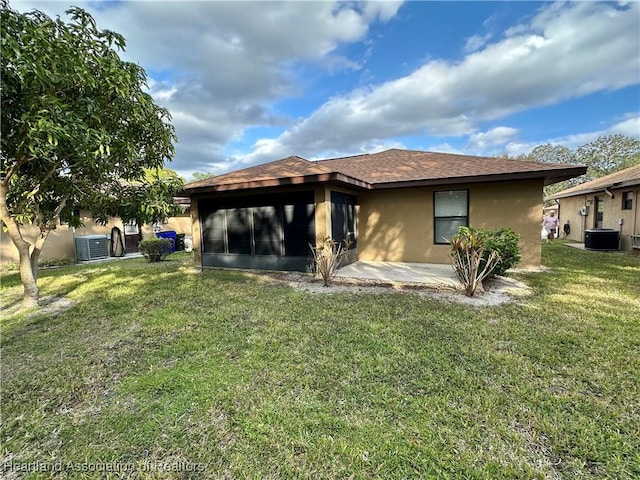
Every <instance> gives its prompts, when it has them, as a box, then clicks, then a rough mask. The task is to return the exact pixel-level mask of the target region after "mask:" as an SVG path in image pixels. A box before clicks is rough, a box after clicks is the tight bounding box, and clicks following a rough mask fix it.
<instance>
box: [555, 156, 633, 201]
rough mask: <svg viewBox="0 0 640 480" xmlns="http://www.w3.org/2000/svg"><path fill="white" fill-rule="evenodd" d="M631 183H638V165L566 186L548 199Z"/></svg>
mask: <svg viewBox="0 0 640 480" xmlns="http://www.w3.org/2000/svg"><path fill="white" fill-rule="evenodd" d="M632 185H640V165H635V166H633V167H629V168H625V169H624V170H619V171H617V172H614V173H612V174H610V175H606V176H604V177H600V178H596V179H595V180H591V181H590V182H585V183H582V184H580V185H576V186H575V187H571V188H567V189H566V190H563V191H561V192H558V193H556V194H555V195H551V196H550V197H549V199H550V200H553V199H554V198H565V197H573V196H575V195H583V194H585V193H592V192H601V191H603V190H604V189H605V188H619V187H626V186H632Z"/></svg>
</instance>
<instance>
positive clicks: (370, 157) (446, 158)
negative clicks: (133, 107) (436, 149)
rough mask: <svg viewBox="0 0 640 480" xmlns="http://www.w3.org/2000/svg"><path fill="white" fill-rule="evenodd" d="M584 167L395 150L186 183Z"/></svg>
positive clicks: (397, 180)
mask: <svg viewBox="0 0 640 480" xmlns="http://www.w3.org/2000/svg"><path fill="white" fill-rule="evenodd" d="M585 171H586V167H582V166H575V165H565V164H552V163H540V162H529V161H521V160H510V159H506V158H494V157H477V156H470V155H454V154H449V153H433V152H421V151H416V150H399V149H391V150H386V151H384V152H380V153H374V154H365V155H356V156H352V157H343V158H334V159H328V160H319V161H314V162H310V161H308V160H305V159H303V158H300V157H288V158H284V159H282V160H278V161H275V162H271V163H266V164H263V165H256V166H254V167H249V168H245V169H242V170H237V171H234V172H230V173H226V174H224V175H220V176H217V177H213V178H207V179H204V180H198V181H196V182H191V183H189V184H187V185H185V190H186V191H187V192H193V191H223V190H237V189H244V188H257V187H266V186H277V185H291V184H303V183H312V182H337V183H343V184H347V185H353V186H358V187H361V188H367V189H375V188H393V187H403V186H412V185H416V186H417V185H438V184H444V183H454V182H457V183H460V182H480V181H492V180H493V181H497V180H515V179H526V178H541V179H544V180H545V183H546V184H549V183H555V182H559V181H562V180H566V179H569V178H573V177H576V176H578V175H582V174H583V173H585Z"/></svg>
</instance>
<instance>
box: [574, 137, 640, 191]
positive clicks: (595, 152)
mask: <svg viewBox="0 0 640 480" xmlns="http://www.w3.org/2000/svg"><path fill="white" fill-rule="evenodd" d="M576 158H577V159H578V162H579V163H581V164H583V165H586V166H587V168H588V169H587V177H588V179H589V180H593V179H595V178H599V177H604V176H605V175H609V174H611V173H613V172H617V171H618V170H623V169H625V168H629V167H633V166H634V165H638V164H640V140H637V139H635V138H631V137H626V136H624V135H622V134H619V133H618V134H615V135H605V136H603V137H598V138H597V139H595V140H594V141H593V142H589V143H587V144H585V145H582V146H580V147H578V148H577V149H576Z"/></svg>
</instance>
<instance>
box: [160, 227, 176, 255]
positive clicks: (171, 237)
mask: <svg viewBox="0 0 640 480" xmlns="http://www.w3.org/2000/svg"><path fill="white" fill-rule="evenodd" d="M176 236H177V234H176V232H157V233H156V237H158V238H168V239H169V240H171V252H172V253H173V252H175V251H176Z"/></svg>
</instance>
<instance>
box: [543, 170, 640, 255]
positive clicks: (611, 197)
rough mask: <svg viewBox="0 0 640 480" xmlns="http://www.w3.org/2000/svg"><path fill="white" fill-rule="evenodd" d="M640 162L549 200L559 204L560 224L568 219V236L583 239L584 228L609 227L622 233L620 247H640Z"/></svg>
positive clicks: (577, 239) (564, 191)
mask: <svg viewBox="0 0 640 480" xmlns="http://www.w3.org/2000/svg"><path fill="white" fill-rule="evenodd" d="M639 192H640V165H636V166H634V167H630V168H625V169H624V170H620V171H618V172H614V173H612V174H610V175H607V176H605V177H600V178H597V179H595V180H592V181H590V182H586V183H583V184H581V185H578V186H575V187H572V188H569V189H567V190H563V191H562V192H559V193H556V194H555V195H551V196H549V197H548V198H547V200H555V201H556V202H557V203H558V210H559V215H560V218H561V223H566V222H569V226H570V230H571V231H570V233H569V235H568V237H567V238H569V239H571V240H576V241H578V242H584V240H585V231H586V230H591V229H596V228H610V229H614V230H616V231H618V232H619V233H620V237H619V240H620V243H619V248H620V250H624V251H632V250H634V248H633V241H634V237H635V242H636V244H635V249H636V251H637V250H638V249H640V208H638V201H639V200H640V198H639V196H640V193H639Z"/></svg>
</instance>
